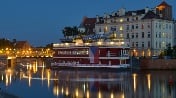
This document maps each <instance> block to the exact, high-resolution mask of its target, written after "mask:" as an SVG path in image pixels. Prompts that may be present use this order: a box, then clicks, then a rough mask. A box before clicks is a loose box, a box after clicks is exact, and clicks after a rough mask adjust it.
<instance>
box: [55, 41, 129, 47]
mask: <svg viewBox="0 0 176 98" xmlns="http://www.w3.org/2000/svg"><path fill="white" fill-rule="evenodd" d="M71 46H72V47H74V46H119V47H121V46H126V47H128V45H127V43H126V42H122V41H119V42H94V43H58V44H53V47H71Z"/></svg>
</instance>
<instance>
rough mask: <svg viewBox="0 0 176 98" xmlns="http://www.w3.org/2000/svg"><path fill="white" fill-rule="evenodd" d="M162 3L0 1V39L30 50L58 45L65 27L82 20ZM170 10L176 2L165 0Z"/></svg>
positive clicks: (124, 0)
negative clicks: (25, 45) (25, 43)
mask: <svg viewBox="0 0 176 98" xmlns="http://www.w3.org/2000/svg"><path fill="white" fill-rule="evenodd" d="M162 1H163V0H0V38H8V39H10V40H12V39H14V38H15V39H17V40H27V41H29V43H30V44H31V45H33V46H45V45H46V44H49V43H56V42H59V39H60V38H62V37H63V35H62V29H63V28H64V27H65V26H79V24H80V23H81V21H82V18H83V17H84V16H87V17H96V15H100V16H103V14H104V13H111V12H113V11H117V10H119V8H122V7H123V8H126V10H127V11H129V10H139V9H143V8H145V7H147V6H148V7H149V8H153V7H155V6H157V5H158V4H159V3H161V2H162ZM165 1H166V2H167V3H168V4H170V5H172V7H173V12H174V13H173V17H174V18H176V6H175V5H176V0H165Z"/></svg>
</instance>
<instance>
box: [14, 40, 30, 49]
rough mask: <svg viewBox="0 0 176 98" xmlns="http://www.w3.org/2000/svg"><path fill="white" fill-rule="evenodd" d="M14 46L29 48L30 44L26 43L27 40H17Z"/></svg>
mask: <svg viewBox="0 0 176 98" xmlns="http://www.w3.org/2000/svg"><path fill="white" fill-rule="evenodd" d="M15 48H16V49H18V50H29V49H31V48H32V46H31V45H30V44H29V43H28V41H17V42H16V43H15Z"/></svg>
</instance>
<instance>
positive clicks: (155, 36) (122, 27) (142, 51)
mask: <svg viewBox="0 0 176 98" xmlns="http://www.w3.org/2000/svg"><path fill="white" fill-rule="evenodd" d="M95 32H96V33H99V32H103V33H107V32H113V33H114V34H116V35H117V36H119V37H124V38H125V39H126V40H128V41H129V45H130V47H131V55H134V56H152V55H159V54H160V53H161V52H162V51H163V50H164V49H166V48H167V46H168V45H169V44H170V45H171V47H172V46H173V45H174V21H173V20H172V7H171V6H170V5H168V4H167V3H166V2H165V1H163V2H162V3H161V4H159V5H158V6H157V7H155V8H153V9H150V8H148V7H146V8H144V9H142V10H136V11H126V9H124V8H121V9H119V10H118V11H117V12H113V13H112V14H104V16H102V17H100V16H98V15H97V16H96V24H95Z"/></svg>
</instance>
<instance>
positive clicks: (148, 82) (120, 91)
mask: <svg viewBox="0 0 176 98" xmlns="http://www.w3.org/2000/svg"><path fill="white" fill-rule="evenodd" d="M42 64H43V63H42ZM42 66H43V67H38V65H37V63H35V62H34V63H31V64H28V65H27V66H23V67H18V68H8V69H6V70H4V71H1V72H0V76H1V78H0V81H1V82H0V86H1V88H2V90H4V91H7V92H10V93H12V94H15V95H18V96H20V97H21V98H39V97H40V98H176V71H164V70H161V71H149V70H148V71H137V72H131V71H127V72H114V71H113V72H110V71H78V70H77V71H68V70H67V71H66V70H65V71H63V70H62V71H56V70H55V71H53V70H50V69H46V68H45V65H42Z"/></svg>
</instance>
